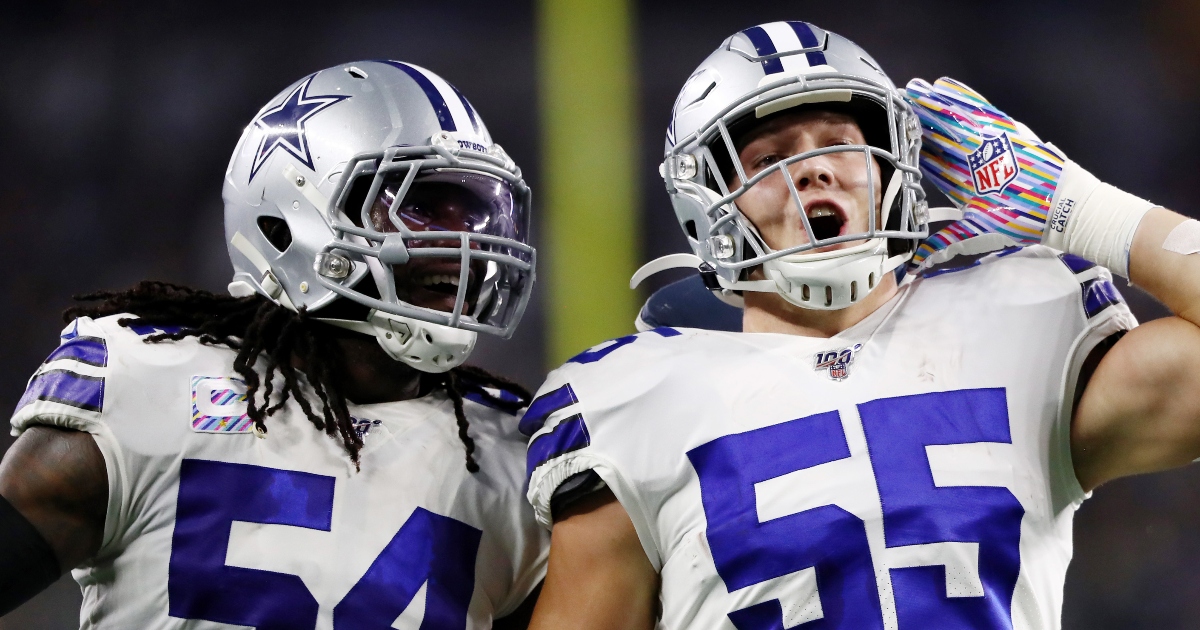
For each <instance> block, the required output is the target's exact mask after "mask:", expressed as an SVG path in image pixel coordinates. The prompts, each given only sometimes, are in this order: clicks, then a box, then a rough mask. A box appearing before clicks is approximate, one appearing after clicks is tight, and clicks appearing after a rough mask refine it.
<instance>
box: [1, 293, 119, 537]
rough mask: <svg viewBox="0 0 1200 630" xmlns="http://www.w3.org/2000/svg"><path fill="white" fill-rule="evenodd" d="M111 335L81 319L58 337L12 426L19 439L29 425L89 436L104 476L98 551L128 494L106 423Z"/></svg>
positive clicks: (114, 529) (113, 531) (112, 532)
mask: <svg viewBox="0 0 1200 630" xmlns="http://www.w3.org/2000/svg"><path fill="white" fill-rule="evenodd" d="M111 341H112V340H111V333H110V332H109V331H108V330H107V329H106V327H105V326H103V325H101V324H100V323H98V322H96V321H94V320H92V319H90V318H87V317H82V318H79V319H77V320H75V321H73V322H71V323H70V324H69V325H68V326H67V327H66V328H64V329H63V331H62V333H61V334H60V335H59V345H58V347H57V348H55V349H54V351H53V352H51V353H50V356H48V357H46V360H45V361H43V362H42V364H41V366H39V367H38V369H37V371H35V372H34V373H33V376H32V377H30V379H29V383H28V384H27V385H26V386H25V393H24V394H23V395H22V396H21V399H20V401H19V402H18V403H17V406H16V411H15V412H14V414H13V416H12V419H11V420H10V424H11V425H12V434H13V435H20V434H21V433H23V432H25V431H26V430H27V429H29V428H30V427H32V426H39V425H40V426H53V427H60V428H64V429H72V430H75V431H83V432H85V433H89V434H91V435H92V438H93V439H95V440H96V445H97V446H98V447H99V448H100V452H101V454H102V455H103V456H104V464H105V469H106V471H107V474H108V488H109V491H108V499H109V503H108V515H107V517H106V518H105V523H104V538H103V541H102V542H101V550H103V549H104V548H105V547H107V546H108V545H109V544H110V543H111V542H112V541H113V539H114V538H115V535H116V532H117V531H118V530H120V529H121V525H120V523H121V520H122V519H121V518H120V516H119V515H120V514H122V513H123V510H122V509H121V508H120V506H121V505H122V503H123V497H124V496H125V494H126V486H127V484H126V483H125V476H124V475H123V474H122V467H121V465H120V462H121V460H122V456H121V446H120V444H119V442H118V440H117V438H116V436H115V435H114V434H113V432H112V430H111V429H110V427H109V426H108V425H107V423H106V422H105V418H104V410H105V394H106V387H107V384H108V382H109V378H110V376H111V370H112V363H113V360H112V343H111Z"/></svg>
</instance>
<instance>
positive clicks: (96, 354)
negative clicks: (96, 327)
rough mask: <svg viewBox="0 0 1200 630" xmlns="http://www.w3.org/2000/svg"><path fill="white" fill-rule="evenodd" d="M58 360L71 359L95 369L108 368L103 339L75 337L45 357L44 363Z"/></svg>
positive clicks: (106, 347)
mask: <svg viewBox="0 0 1200 630" xmlns="http://www.w3.org/2000/svg"><path fill="white" fill-rule="evenodd" d="M59 359H72V360H75V361H78V362H80V363H86V364H87V365H94V366H96V367H107V366H108V346H107V345H106V344H105V342H104V339H102V338H100V337H83V336H79V335H75V336H73V337H71V338H70V339H69V340H67V341H66V342H64V343H63V344H62V345H61V346H59V347H58V348H55V350H54V352H51V353H50V356H48V357H46V360H45V361H44V363H49V362H51V361H57V360H59Z"/></svg>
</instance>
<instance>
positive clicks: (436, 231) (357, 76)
mask: <svg viewBox="0 0 1200 630" xmlns="http://www.w3.org/2000/svg"><path fill="white" fill-rule="evenodd" d="M222 197H223V198H224V200H225V236H226V239H227V242H228V244H229V257H230V259H231V260H232V262H233V268H234V275H233V282H231V283H230V285H229V292H230V293H231V294H233V295H237V296H244V295H252V294H253V293H255V292H257V293H260V294H262V295H264V296H266V297H267V298H269V299H271V300H273V301H275V302H276V303H278V304H280V305H282V306H284V307H286V308H289V309H292V310H296V311H298V310H300V309H302V308H303V309H307V311H308V312H310V313H318V312H320V311H322V309H324V310H325V311H326V312H328V311H330V310H331V309H329V308H328V307H329V306H330V305H331V303H332V304H338V303H340V302H339V301H340V300H348V301H350V302H353V303H355V304H358V305H361V306H360V307H359V308H358V309H357V314H354V315H351V316H349V317H348V316H346V312H347V311H346V309H344V308H341V309H332V310H334V311H336V313H335V314H337V315H339V316H338V317H326V318H320V319H321V320H322V321H326V322H328V323H331V324H334V325H337V326H341V327H343V328H348V329H351V330H355V331H358V332H361V333H364V334H370V335H374V336H375V337H376V338H377V339H378V341H379V344H380V345H381V346H382V347H383V349H384V350H385V351H387V353H388V354H389V355H391V356H392V357H393V358H394V359H397V360H399V361H403V362H405V363H408V364H410V365H412V366H413V367H415V368H417V369H419V370H422V371H426V372H444V371H446V370H449V369H450V368H452V367H454V366H457V365H459V364H461V363H462V362H463V361H465V360H466V358H467V355H468V354H469V353H470V352H471V350H472V348H474V345H475V338H476V333H479V332H486V333H491V334H495V335H499V336H501V337H508V336H510V335H511V334H512V332H513V330H514V328H515V327H516V325H517V322H518V321H519V320H520V318H521V315H522V313H523V312H524V310H525V306H526V304H527V303H528V301H529V295H530V292H531V290H532V288H533V282H534V263H535V252H534V250H533V248H532V247H530V246H529V206H530V191H529V187H528V186H526V184H525V181H524V180H523V179H522V177H521V169H519V168H517V166H516V164H514V163H513V161H512V160H511V159H510V158H509V157H508V155H507V154H505V152H504V150H503V149H502V148H500V145H498V144H495V143H493V142H492V139H491V136H490V135H489V134H488V131H487V127H485V126H484V124H483V120H482V119H481V118H480V117H479V115H478V114H477V113H476V111H475V109H474V108H473V107H472V106H471V104H470V103H469V102H468V101H467V99H466V97H464V96H463V95H462V94H461V93H460V92H459V91H458V90H457V89H455V88H454V87H453V86H452V85H450V84H449V83H447V82H446V81H445V80H443V79H442V78H441V77H439V76H437V75H436V74H434V73H432V72H430V71H428V70H426V69H424V68H420V67H418V66H415V65H412V64H407V63H402V62H398V61H362V62H355V63H351V64H344V65H340V66H335V67H333V68H329V69H326V70H322V71H320V72H317V73H314V74H312V75H309V76H307V77H305V78H303V79H301V80H300V81H297V82H296V83H294V84H292V85H291V86H289V87H288V88H287V89H285V90H284V91H282V92H280V93H279V95H277V96H276V97H275V98H273V99H271V101H270V102H269V103H267V105H266V106H265V107H263V108H262V110H260V111H259V112H258V114H257V115H256V116H255V117H254V120H253V122H251V124H250V125H249V126H247V127H246V130H245V132H244V133H243V134H242V138H241V140H240V141H239V142H238V145H237V148H236V149H235V150H234V153H233V157H232V158H231V159H230V162H229V167H228V169H227V170H226V172H225V185H224V189H223V191H222ZM352 310H354V309H352Z"/></svg>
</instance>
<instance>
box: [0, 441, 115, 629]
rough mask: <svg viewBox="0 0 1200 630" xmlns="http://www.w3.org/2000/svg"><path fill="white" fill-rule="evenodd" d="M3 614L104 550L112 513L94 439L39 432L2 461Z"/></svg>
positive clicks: (0, 609)
mask: <svg viewBox="0 0 1200 630" xmlns="http://www.w3.org/2000/svg"><path fill="white" fill-rule="evenodd" d="M0 497H3V503H0V615H4V614H6V613H8V612H9V611H11V610H12V609H14V608H16V607H17V606H19V605H21V604H22V603H23V602H25V601H26V600H28V599H30V598H32V597H33V596H34V595H36V594H37V593H39V592H40V591H42V590H43V589H45V588H46V587H47V586H49V585H50V584H51V583H53V582H54V580H56V579H57V578H58V576H59V575H61V574H62V573H63V572H64V571H69V570H70V569H72V568H74V567H76V566H78V565H79V564H81V563H83V561H85V560H87V559H88V558H90V557H92V556H93V555H95V554H96V552H97V551H98V550H99V549H100V542H101V539H102V538H103V536H104V518H105V512H106V510H107V506H108V475H107V471H106V469H105V465H104V457H103V456H102V455H101V454H100V449H99V447H97V446H96V442H95V440H93V439H92V436H91V435H88V434H87V433H82V432H79V431H71V430H66V429H57V428H51V427H32V428H30V429H29V430H27V431H25V433H23V434H22V435H21V437H19V438H17V441H16V442H15V443H14V444H13V445H12V448H10V449H9V450H8V452H7V453H6V454H5V455H4V460H3V461H2V462H0Z"/></svg>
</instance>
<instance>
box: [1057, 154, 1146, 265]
mask: <svg viewBox="0 0 1200 630" xmlns="http://www.w3.org/2000/svg"><path fill="white" fill-rule="evenodd" d="M1153 207H1155V205H1154V204H1153V203H1151V202H1149V201H1146V200H1145V199H1142V198H1140V197H1137V196H1135V195H1131V194H1129V193H1127V192H1124V191H1122V190H1118V189H1117V188H1114V187H1113V186H1110V185H1108V184H1105V183H1103V182H1101V181H1100V180H1099V179H1096V177H1095V176H1094V175H1092V174H1091V173H1089V172H1087V171H1085V170H1083V169H1082V168H1081V167H1080V166H1079V165H1078V164H1076V163H1074V162H1072V161H1070V160H1067V163H1066V164H1065V165H1064V166H1063V173H1062V177H1061V178H1060V179H1059V184H1058V189H1057V190H1056V191H1055V193H1054V199H1052V200H1051V202H1050V209H1051V211H1050V216H1049V217H1047V220H1046V232H1045V233H1044V234H1043V235H1042V244H1044V245H1046V246H1047V247H1052V248H1054V249H1057V250H1059V251H1064V252H1067V253H1068V254H1075V255H1076V256H1081V257H1083V258H1085V259H1087V260H1090V261H1092V262H1094V263H1096V264H1097V265H1101V266H1104V267H1108V268H1109V270H1111V271H1112V272H1113V273H1115V274H1117V275H1118V276H1121V277H1123V278H1128V277H1129V248H1130V246H1132V245H1133V235H1134V233H1135V232H1137V227H1138V224H1140V223H1141V222H1142V217H1144V216H1146V213H1147V212H1149V211H1150V209H1151V208H1153Z"/></svg>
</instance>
